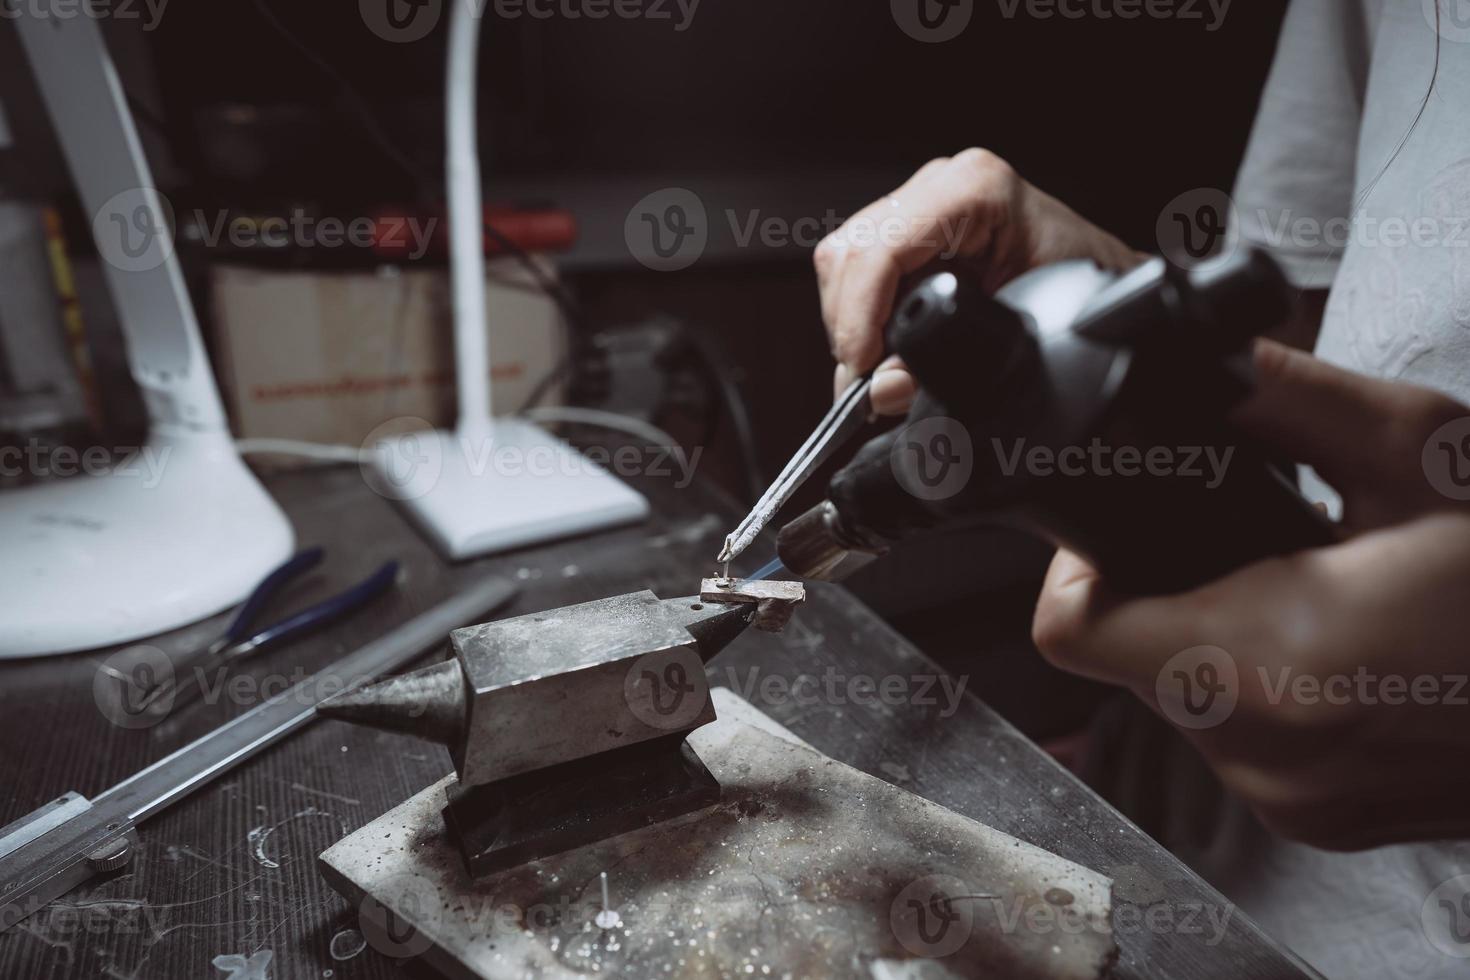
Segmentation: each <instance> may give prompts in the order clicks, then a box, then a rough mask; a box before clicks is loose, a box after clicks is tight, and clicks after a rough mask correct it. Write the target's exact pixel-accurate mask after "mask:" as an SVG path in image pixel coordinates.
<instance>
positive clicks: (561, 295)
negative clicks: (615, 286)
mask: <svg viewBox="0 0 1470 980" xmlns="http://www.w3.org/2000/svg"><path fill="white" fill-rule="evenodd" d="M251 2H252V4H253V5H254V6H255V9H256V10H257V11H258V12H259V13H260V15H261V17H262V18H263V19H264V20H265V22H266V23H267V24H268V25H269V26H270V27H271V29H272V30H274V31H275V32H276V33H277V34H279V35H280V36H281V37H282V38H284V39H285V40H286V41H287V42H288V43H289V44H290V45H291V46H292V47H293V48H295V49H296V50H297V51H298V52H299V53H300V54H301V55H302V56H303V57H304V58H306V60H307V61H308V62H310V63H311V64H312V65H313V66H314V67H315V68H316V69H317V70H318V71H320V72H321V73H322V74H323V75H325V76H327V78H328V79H329V80H330V81H332V82H333V83H334V84H335V85H336V86H337V87H338V88H339V89H340V90H341V91H342V94H343V95H344V96H346V98H347V101H348V103H349V104H350V105H351V108H352V110H353V114H354V115H355V116H356V117H357V120H358V122H359V123H361V125H362V127H363V129H364V131H365V132H366V133H367V135H368V136H369V138H370V139H371V140H372V142H373V143H374V144H375V145H376V146H377V147H378V149H379V150H381V151H382V152H383V154H384V155H385V156H387V157H388V159H389V160H391V161H393V163H395V164H397V165H398V167H399V169H401V170H402V171H403V172H404V173H405V174H407V175H408V176H410V177H413V178H414V179H415V180H417V181H418V182H419V184H420V187H421V188H424V189H428V188H434V187H438V186H439V185H440V179H439V178H438V177H437V176H435V175H434V174H432V173H431V172H430V171H429V170H428V169H426V168H425V167H423V166H421V165H420V164H419V163H418V162H417V161H415V160H414V159H413V158H411V157H410V156H409V155H408V154H406V153H404V152H403V151H402V150H401V149H400V148H399V147H398V145H397V144H396V143H395V142H394V141H393V139H392V137H391V136H389V135H388V132H387V131H386V129H384V127H383V126H382V124H381V123H380V122H379V121H378V119H377V117H376V116H375V115H374V113H373V110H372V107H371V106H369V105H368V103H367V100H366V99H364V98H363V96H362V94H361V93H360V92H358V91H357V89H356V88H355V87H354V86H353V84H352V83H351V82H350V81H348V80H347V78H346V77H345V76H344V75H342V73H341V72H339V71H337V70H336V69H335V68H333V67H332V65H331V63H330V62H328V61H327V60H326V59H325V58H323V57H322V56H321V55H319V54H317V53H316V52H315V51H314V50H312V48H311V47H310V46H309V45H308V44H307V43H306V42H305V41H303V40H302V39H301V37H300V36H299V35H297V34H295V33H294V32H292V30H291V29H290V28H289V27H287V26H286V25H285V24H284V23H282V22H281V20H280V19H279V18H278V17H277V16H276V15H275V12H274V11H272V10H271V9H270V7H269V6H268V5H267V4H266V0H251ZM484 230H485V234H486V235H487V236H488V237H489V238H490V239H491V240H492V241H494V242H495V244H496V245H498V246H499V247H500V248H501V249H502V250H503V251H504V252H506V253H507V254H508V255H510V256H511V258H513V259H515V260H516V262H517V263H518V264H519V265H520V266H521V267H522V268H524V269H525V270H526V271H527V272H528V273H529V274H530V276H531V278H532V279H533V280H535V282H536V285H537V286H538V287H539V288H540V289H541V291H542V292H544V293H545V294H546V295H547V296H549V297H550V298H551V300H552V301H553V302H554V303H556V304H557V306H558V308H559V309H560V311H561V315H562V318H563V320H564V321H565V325H566V326H567V327H568V328H569V329H580V324H581V322H582V312H581V309H580V308H579V307H578V305H577V302H576V300H575V299H574V298H573V297H572V296H571V294H570V293H568V292H567V290H566V288H565V287H564V286H562V284H561V283H560V282H558V281H557V280H555V279H553V278H551V277H550V276H548V275H547V274H546V272H545V270H543V269H542V268H541V266H540V265H539V264H538V263H537V262H536V260H535V259H534V258H533V257H532V256H531V254H530V253H529V252H527V251H526V250H525V249H523V248H521V247H520V245H518V244H516V242H515V241H514V240H512V239H511V238H509V237H508V236H507V235H506V234H505V233H504V232H502V231H501V230H500V229H498V228H496V227H495V226H493V225H491V224H490V223H489V222H488V221H486V222H484Z"/></svg>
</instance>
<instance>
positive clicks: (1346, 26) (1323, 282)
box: [1234, 0, 1382, 289]
mask: <svg viewBox="0 0 1470 980" xmlns="http://www.w3.org/2000/svg"><path fill="white" fill-rule="evenodd" d="M1381 3H1382V0H1292V2H1291V6H1290V8H1289V9H1288V10H1287V13H1286V20H1285V22H1284V24H1283V25H1282V29H1281V38H1280V40H1279V42H1278V43H1277V48H1276V58H1275V61H1274V62H1273V64H1272V66H1271V73H1270V75H1269V77H1268V78H1267V80H1266V88H1265V91H1264V92H1263V94H1262V96H1261V105H1260V109H1259V110H1258V112H1257V115H1256V122H1255V127H1254V128H1253V130H1252V132H1251V138H1250V143H1249V145H1248V146H1247V148H1246V154H1245V161H1244V162H1243V163H1242V165H1241V170H1240V176H1239V177H1238V179H1237V180H1236V185H1235V194H1234V198H1235V207H1236V218H1237V220H1238V221H1239V227H1240V234H1241V238H1242V240H1244V241H1246V242H1250V243H1253V244H1256V245H1259V246H1261V247H1263V248H1265V249H1267V250H1268V251H1269V252H1271V254H1273V255H1274V256H1275V257H1276V258H1277V259H1278V260H1279V261H1280V262H1281V265H1282V268H1283V269H1284V270H1285V271H1286V275H1287V277H1288V278H1289V279H1290V280H1291V281H1292V282H1293V283H1294V284H1295V285H1297V286H1299V287H1301V288H1304V289H1325V288H1327V287H1328V286H1329V285H1330V284H1331V283H1332V280H1333V278H1334V277H1335V276H1336V274H1337V268H1338V263H1339V262H1340V260H1341V254H1340V253H1339V252H1338V251H1337V250H1336V249H1334V248H1333V246H1332V245H1331V244H1330V243H1329V240H1330V239H1333V238H1334V236H1333V234H1331V230H1332V226H1331V225H1330V224H1329V223H1330V222H1342V221H1345V220H1347V219H1349V218H1350V217H1351V213H1350V212H1351V211H1352V207H1353V193H1354V178H1355V171H1356V161H1357V156H1358V130H1359V126H1360V123H1361V120H1362V115H1363V97H1364V93H1365V90H1366V88H1367V82H1368V66H1369V62H1370V58H1371V54H1372V47H1373V36H1374V34H1375V33H1376V28H1377V23H1378V16H1379V9H1380V5H1381ZM1298 223H1300V224H1298ZM1294 226H1296V229H1297V230H1295V231H1294ZM1314 230H1315V234H1313V233H1312V232H1313V231H1314ZM1339 235H1340V232H1339Z"/></svg>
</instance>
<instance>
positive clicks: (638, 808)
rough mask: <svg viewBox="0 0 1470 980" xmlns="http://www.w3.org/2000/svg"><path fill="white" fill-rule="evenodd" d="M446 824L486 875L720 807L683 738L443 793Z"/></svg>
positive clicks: (714, 785) (470, 866)
mask: <svg viewBox="0 0 1470 980" xmlns="http://www.w3.org/2000/svg"><path fill="white" fill-rule="evenodd" d="M445 795H446V796H448V798H449V805H448V806H446V807H445V808H444V824H445V827H446V828H447V830H448V832H449V839H450V841H452V842H453V843H454V845H455V846H456V847H457V848H458V849H459V852H460V854H461V856H462V857H463V858H464V864H465V870H467V871H468V872H469V873H470V874H471V875H472V876H474V877H477V878H478V877H482V876H484V875H488V874H494V873H495V872H497V871H503V870H505V869H506V868H512V867H515V866H516V865H520V864H524V863H526V862H527V861H533V860H535V859H537V858H542V857H548V856H550V855H552V854H560V853H561V852H563V851H570V850H572V849H573V848H577V847H581V846H582V845H584V844H591V843H594V842H595V841H599V840H603V839H604V838H607V837H611V836H614V835H616V834H623V833H627V832H628V831H630V830H636V829H638V828H639V827H643V826H646V825H648V824H651V823H656V822H658V821H660V820H668V819H670V818H672V817H678V816H682V815H684V814H686V813H692V812H693V811H695V810H698V809H701V808H702V807H706V806H712V805H713V804H715V803H718V802H720V784H719V782H718V781H717V780H716V779H715V777H714V776H712V775H710V771H709V769H708V768H707V767H706V766H705V764H704V763H703V762H702V761H700V758H699V756H698V755H697V754H696V753H695V751H694V749H693V748H692V747H691V746H690V745H689V743H688V742H687V741H685V738H684V733H683V732H680V733H678V734H675V735H668V736H665V737H664V738H659V739H654V740H653V741H649V742H642V743H639V744H638V745H630V746H628V747H626V748H622V749H614V750H612V751H611V752H603V753H599V754H598V755H594V756H590V757H588V758H585V759H577V760H576V761H573V762H564V763H562V764H561V765H556V766H551V767H548V768H546V769H539V770H537V771H535V772H529V773H525V774H523V775H520V776H512V777H510V778H509V779H503V780H501V781H500V782H498V783H491V784H489V785H487V786H475V787H471V788H468V789H467V788H465V787H463V786H461V785H459V784H458V783H455V784H453V785H452V786H450V787H449V788H448V789H447V790H446V793H445Z"/></svg>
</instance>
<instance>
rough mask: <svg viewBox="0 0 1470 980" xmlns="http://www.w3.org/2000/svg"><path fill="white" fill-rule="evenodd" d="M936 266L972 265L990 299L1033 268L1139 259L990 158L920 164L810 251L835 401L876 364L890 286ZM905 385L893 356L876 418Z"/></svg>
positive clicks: (1120, 265)
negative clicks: (833, 362) (832, 362)
mask: <svg viewBox="0 0 1470 980" xmlns="http://www.w3.org/2000/svg"><path fill="white" fill-rule="evenodd" d="M935 258H958V259H964V260H968V261H970V262H972V263H973V264H974V265H975V266H976V268H977V269H978V270H979V271H980V274H981V277H982V281H983V282H984V283H985V284H986V286H987V287H988V288H989V289H990V290H992V291H994V290H996V289H999V288H1000V287H1001V286H1003V285H1004V284H1005V283H1006V282H1008V281H1010V280H1011V279H1014V278H1015V277H1016V276H1018V275H1020V274H1021V273H1023V272H1026V271H1028V270H1030V269H1034V268H1036V267H1037V266H1041V265H1046V264H1049V263H1051V262H1059V261H1061V260H1063V259H1075V258H1089V259H1093V260H1094V261H1096V262H1097V263H1098V264H1100V265H1102V266H1104V267H1106V268H1113V269H1126V268H1129V267H1131V266H1133V265H1136V264H1137V263H1138V262H1139V261H1141V260H1142V258H1143V256H1141V255H1139V254H1138V253H1136V252H1134V251H1133V250H1132V249H1130V248H1128V247H1127V246H1126V245H1124V244H1123V243H1122V242H1121V241H1119V240H1118V239H1117V238H1114V237H1113V236H1112V235H1110V234H1108V233H1107V232H1105V231H1103V230H1102V229H1101V228H1098V227H1097V226H1096V225H1094V224H1092V223H1091V222H1089V221H1087V220H1086V219H1084V218H1082V217H1080V216H1078V215H1077V214H1076V213H1075V212H1073V211H1072V210H1071V209H1070V208H1068V207H1067V206H1066V205H1064V204H1062V203H1061V202H1060V201H1058V200H1056V199H1055V198H1053V197H1050V196H1049V195H1047V194H1044V193H1042V192H1041V191H1039V190H1037V189H1036V188H1035V187H1032V186H1031V185H1030V184H1028V183H1027V182H1026V181H1024V180H1022V179H1021V177H1020V176H1019V175H1018V174H1017V173H1016V172H1015V171H1014V170H1012V169H1011V167H1010V166H1009V165H1008V164H1007V163H1006V162H1005V161H1004V160H1002V159H1000V158H999V157H997V156H996V155H995V154H993V153H990V152H988V151H986V150H977V149H971V150H965V151H964V152H963V153H961V154H959V155H958V156H955V157H953V158H949V157H945V158H941V159H938V160H932V161H930V162H929V163H927V164H925V165H924V166H923V167H921V168H920V169H919V171H918V172H917V173H915V174H914V175H913V176H912V177H910V178H909V180H908V182H907V183H905V184H904V185H903V186H902V187H900V188H899V189H898V190H896V191H894V192H893V193H892V194H890V195H889V196H887V197H885V198H883V199H882V200H880V201H877V202H875V203H873V204H870V205H868V206H867V207H866V208H864V209H863V210H861V211H859V212H858V213H857V214H855V215H853V216H852V217H851V218H849V219H848V220H847V222H846V223H844V224H843V225H842V227H841V228H839V229H837V231H835V232H833V233H832V234H831V235H829V236H828V237H827V238H826V239H825V240H823V242H822V243H821V244H820V245H819V246H817V250H816V254H815V256H814V261H815V263H816V267H817V283H818V286H819V288H820V289H821V293H822V318H823V320H825V321H826V324H827V334H828V336H829V338H830V340H831V343H832V352H833V355H834V356H835V357H836V359H837V362H838V368H837V378H836V388H837V391H838V392H839V393H840V392H841V391H842V390H843V389H844V388H846V387H847V385H848V384H849V383H851V381H852V379H853V378H855V377H857V376H859V375H861V374H863V373H864V372H866V371H867V370H868V369H870V368H872V367H873V366H874V365H875V364H877V363H878V359H879V358H880V357H881V356H882V353H883V327H884V325H885V324H886V323H887V322H888V319H889V315H890V314H891V312H892V310H893V303H894V301H895V299H896V293H897V291H898V287H899V282H900V280H901V279H902V278H903V277H904V276H905V275H908V274H909V273H911V272H915V271H917V270H918V269H920V268H921V267H923V266H924V265H925V264H926V263H928V262H929V261H930V260H932V259H935ZM913 394H914V382H913V378H912V377H911V376H910V375H909V373H908V372H907V371H906V370H904V369H903V366H902V363H901V362H899V361H898V360H897V359H896V358H890V359H889V360H887V361H884V362H883V365H882V366H881V367H880V369H879V371H878V372H877V374H876V375H875V376H874V381H873V393H872V397H873V407H874V410H875V411H877V412H879V413H880V414H885V415H896V414H902V413H903V412H905V411H907V410H908V405H909V402H910V401H911V400H912V399H913Z"/></svg>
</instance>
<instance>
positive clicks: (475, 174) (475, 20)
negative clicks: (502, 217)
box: [444, 0, 490, 434]
mask: <svg viewBox="0 0 1470 980" xmlns="http://www.w3.org/2000/svg"><path fill="white" fill-rule="evenodd" d="M449 6H450V15H449V66H448V70H447V72H446V75H445V93H444V102H445V120H444V124H445V131H446V133H447V134H448V144H449V145H448V149H447V151H446V153H445V158H446V164H445V165H446V169H447V171H448V172H447V174H446V177H447V181H448V190H449V277H450V284H451V288H452V291H453V299H454V366H455V380H456V382H457V385H458V392H459V431H460V432H461V433H462V434H469V433H476V434H478V433H483V432H485V431H487V430H488V428H489V426H490V338H489V329H488V323H489V321H488V320H487V318H486V313H485V240H484V234H485V232H484V221H485V208H484V203H483V201H482V200H481V197H480V158H479V150H478V148H477V145H476V141H477V139H478V133H477V120H476V118H475V90H476V85H477V82H478V78H477V74H476V70H477V64H478V60H479V49H480V17H479V13H478V12H479V10H480V9H481V8H482V7H483V6H484V5H483V4H479V3H472V2H470V0H460V2H458V3H451V4H450V5H449Z"/></svg>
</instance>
